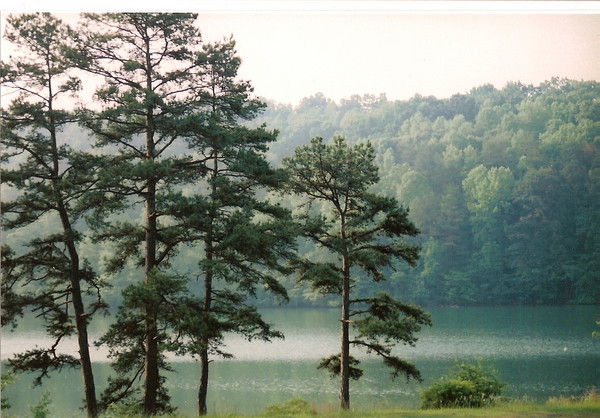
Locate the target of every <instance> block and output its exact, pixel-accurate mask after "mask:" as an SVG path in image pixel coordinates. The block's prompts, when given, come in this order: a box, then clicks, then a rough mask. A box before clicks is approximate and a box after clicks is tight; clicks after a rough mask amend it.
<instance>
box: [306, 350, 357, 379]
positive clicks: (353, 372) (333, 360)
mask: <svg viewBox="0 0 600 418" xmlns="http://www.w3.org/2000/svg"><path fill="white" fill-rule="evenodd" d="M348 364H349V369H350V379H352V380H358V379H360V378H361V377H362V375H363V371H362V369H360V368H358V365H359V364H360V360H358V359H357V358H354V357H352V356H349V357H348ZM317 369H323V370H327V371H328V372H329V375H330V376H331V377H332V378H334V377H339V375H340V370H341V364H340V354H339V353H338V354H334V355H332V356H330V357H327V358H324V359H322V360H321V362H320V363H319V365H318V366H317Z"/></svg>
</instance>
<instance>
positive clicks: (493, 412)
mask: <svg viewBox="0 0 600 418" xmlns="http://www.w3.org/2000/svg"><path fill="white" fill-rule="evenodd" d="M286 405H287V408H286ZM301 406H303V407H304V408H303V409H302V408H299V407H301ZM598 414H600V394H599V393H597V392H596V391H595V390H592V391H590V392H589V393H587V394H586V395H584V396H581V397H560V398H550V399H548V400H547V401H546V402H544V403H534V402H528V401H520V400H505V401H504V402H501V403H498V404H497V405H496V406H490V407H485V408H442V409H420V410H411V409H373V410H360V409H357V410H352V411H343V412H342V411H327V410H324V411H323V410H321V409H320V408H319V407H315V406H313V405H310V404H309V403H308V402H306V401H302V400H301V399H292V400H291V401H288V402H287V403H285V404H282V405H278V406H277V405H276V406H271V407H269V408H268V409H267V410H266V411H265V413H264V414H261V415H258V416H269V417H274V416H278V417H281V416H319V417H345V418H349V417H399V416H402V417H413V416H414V417H449V416H469V417H490V416H494V417H515V416H597V415H598ZM228 416H232V415H228Z"/></svg>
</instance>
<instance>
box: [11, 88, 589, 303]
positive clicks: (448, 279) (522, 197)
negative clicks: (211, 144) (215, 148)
mask: <svg viewBox="0 0 600 418" xmlns="http://www.w3.org/2000/svg"><path fill="white" fill-rule="evenodd" d="M599 99H600V84H599V83H598V82H596V81H574V80H568V79H552V80H549V81H547V82H545V83H542V84H540V85H539V86H533V85H525V84H522V83H509V84H508V85H506V86H505V87H504V88H501V89H497V88H495V87H494V86H492V85H483V86H480V87H475V88H473V89H472V90H471V91H470V92H469V93H466V94H456V95H454V96H452V97H450V98H447V99H438V98H435V97H423V96H420V95H416V96H414V97H413V98H411V99H409V100H398V101H389V100H387V99H386V97H385V95H383V94H381V95H378V96H375V95H363V96H358V95H355V96H352V97H350V98H349V99H345V100H341V101H340V102H339V103H336V102H335V101H333V100H331V99H328V98H327V97H325V96H324V95H322V94H315V95H313V96H310V97H306V98H305V99H303V100H302V101H301V102H300V103H299V104H298V105H296V106H290V105H282V104H279V103H276V102H269V101H267V105H268V106H267V108H266V109H265V110H264V112H263V113H262V114H261V115H259V116H258V117H257V118H256V119H255V120H254V121H252V122H251V124H253V125H257V126H258V125H261V124H263V123H266V125H267V126H268V127H269V128H270V129H277V130H278V131H279V135H278V137H277V141H276V142H274V143H272V144H271V145H270V150H269V153H268V156H269V159H270V160H271V161H272V162H273V163H274V164H275V165H276V166H279V165H280V163H281V161H282V159H283V158H285V157H286V156H290V155H292V154H293V151H294V149H295V148H296V147H298V146H301V145H306V144H308V143H309V142H310V140H311V138H313V137H315V136H322V137H324V138H326V139H330V138H332V137H333V136H335V135H341V136H344V137H345V138H346V139H347V140H348V141H349V143H351V144H352V143H359V142H365V141H369V142H370V143H371V144H372V145H373V147H374V149H375V152H376V161H377V164H378V166H379V169H380V171H379V175H380V181H379V183H378V184H377V185H376V186H374V191H376V192H378V193H383V194H385V195H388V196H390V197H395V198H396V199H398V201H399V202H400V203H402V204H403V205H405V206H407V207H409V209H410V217H411V219H412V220H413V222H414V223H415V224H416V226H417V227H418V228H419V229H420V231H421V234H420V235H419V236H418V237H417V238H415V242H416V243H417V244H419V245H420V246H421V247H422V251H421V258H420V260H419V262H418V265H417V268H416V269H412V268H409V267H407V266H401V265H399V266H397V268H396V269H390V270H388V271H386V272H385V275H386V277H387V281H385V282H382V283H377V284H373V283H369V284H368V286H370V287H372V286H379V287H380V288H381V290H385V291H388V292H389V293H390V294H392V295H393V296H395V297H402V298H403V299H404V300H410V301H412V302H415V303H419V304H423V305H428V306H449V305H504V304H569V303H599V302H600V290H599V289H600V286H599V284H600V101H599ZM64 129H65V131H69V132H71V133H72V132H74V131H76V130H77V129H78V128H77V127H76V126H70V127H69V126H68V127H65V128H64ZM65 133H66V132H65ZM69 137H73V138H79V139H81V138H84V139H85V137H86V135H85V134H84V135H81V134H79V135H71V134H69ZM83 142H85V141H83ZM82 144H83V143H82ZM76 146H77V147H79V144H77V145H76ZM82 147H83V145H82ZM4 192H5V196H7V193H8V194H10V193H11V191H10V190H4ZM284 200H285V201H286V203H287V205H288V206H289V207H290V208H294V207H295V206H296V205H297V204H298V202H297V201H296V200H295V198H293V197H285V198H284ZM132 216H133V215H132ZM46 226H47V228H49V229H50V228H52V222H50V221H48V222H47V225H46ZM26 236H27V231H26V230H18V231H8V232H7V233H6V234H5V235H4V237H3V239H4V241H6V240H8V241H13V242H19V241H21V240H22V239H23V237H26ZM19 237H21V238H19ZM81 247H82V249H81V251H82V252H83V255H84V256H85V257H86V258H88V259H89V260H90V261H91V262H92V264H93V265H95V266H100V265H101V261H102V258H103V257H105V256H108V255H110V254H111V252H112V249H111V246H110V243H102V244H92V243H91V242H90V241H89V240H84V242H83V243H82V244H81ZM195 251H196V250H195V249H194V248H186V249H183V250H182V252H181V254H180V255H179V256H178V257H177V259H176V260H177V261H176V263H175V265H176V267H177V270H178V271H181V272H184V271H191V270H193V269H195V268H196V261H195V257H194V255H193V254H195ZM300 251H301V252H302V253H303V254H309V253H311V252H314V251H317V249H316V248H315V247H314V246H311V245H310V244H308V243H301V245H300ZM98 269H99V270H98V271H102V269H101V268H100V267H98ZM133 275H134V272H133V270H132V269H130V270H128V269H126V270H124V271H123V272H121V273H120V274H119V276H118V277H117V278H115V279H114V280H113V281H112V283H113V285H114V287H113V288H112V290H110V291H109V293H107V295H106V298H107V300H108V301H109V302H111V305H112V306H116V305H117V300H118V299H119V298H120V291H121V289H122V287H123V286H125V284H126V283H127V282H129V281H130V280H132V279H131V277H133ZM281 279H282V281H283V282H284V283H286V285H287V287H288V290H289V294H290V298H291V304H292V305H293V306H298V305H327V304H329V303H334V302H333V301H332V300H328V299H327V298H322V297H318V296H317V295H315V294H313V293H311V292H310V290H309V289H306V288H303V287H295V285H294V282H293V279H291V278H285V277H282V278H281ZM357 286H358V287H360V286H361V283H358V284H357ZM365 286H366V284H365ZM370 290H372V289H370ZM258 298H259V302H260V303H262V304H271V303H273V301H272V300H271V299H269V298H268V297H262V296H261V293H260V292H259V294H258Z"/></svg>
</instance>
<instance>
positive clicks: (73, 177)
mask: <svg viewBox="0 0 600 418" xmlns="http://www.w3.org/2000/svg"><path fill="white" fill-rule="evenodd" d="M7 21H8V26H7V31H6V34H5V37H6V38H7V39H8V40H9V41H11V42H13V43H14V44H16V45H19V47H20V48H21V50H20V51H19V56H16V57H11V62H10V63H2V68H1V71H0V73H1V74H0V76H1V82H2V89H3V91H9V92H11V93H14V99H13V100H12V101H11V102H10V103H9V105H8V107H7V108H3V109H2V111H1V118H2V119H1V124H2V125H1V127H0V138H1V141H2V146H3V163H5V164H4V165H3V169H2V181H3V191H4V190H6V189H8V190H9V193H8V195H9V196H10V198H9V199H7V200H6V198H5V200H4V201H3V202H2V206H3V211H2V215H3V226H4V228H6V229H7V230H13V231H21V234H23V237H27V239H22V240H21V241H20V242H19V240H16V242H13V243H11V246H12V249H10V248H8V247H3V254H2V261H3V266H2V270H3V271H2V272H3V282H2V292H3V300H2V310H3V312H2V316H3V319H2V324H3V325H5V324H7V323H11V324H12V325H13V326H15V325H16V319H17V317H18V316H22V314H23V312H24V311H25V310H30V311H31V312H33V313H34V314H35V315H36V316H37V317H41V318H42V319H43V320H44V324H45V328H46V332H47V333H48V334H49V335H50V336H51V337H52V338H54V343H53V345H52V346H51V347H49V348H48V347H47V348H35V349H33V350H29V351H27V352H25V353H20V354H18V355H16V356H15V357H14V358H12V359H10V361H9V365H10V367H11V368H12V369H13V370H15V371H19V372H24V371H38V372H39V373H40V374H39V375H38V377H37V378H36V380H35V383H37V384H39V383H41V379H42V377H46V376H48V371H49V370H60V369H61V368H62V367H63V366H64V365H66V366H72V367H75V366H81V370H82V375H83V381H84V391H85V400H86V406H87V414H88V416H90V417H93V416H96V414H97V407H96V395H95V384H94V379H93V372H92V367H91V360H90V355H89V349H88V345H89V343H88V336H87V323H88V321H89V319H90V318H91V316H92V315H93V314H94V313H95V312H96V311H97V310H98V309H102V308H104V307H105V304H104V302H103V300H102V298H101V295H100V289H101V286H102V283H101V281H100V280H98V279H97V278H96V276H95V274H94V272H93V271H92V269H91V267H90V265H89V264H88V263H87V261H85V260H83V259H80V256H79V248H78V247H79V244H80V242H81V238H82V236H81V232H80V231H79V230H78V227H79V226H80V224H79V223H78V221H79V220H80V219H81V217H82V215H83V214H84V213H85V212H86V211H88V210H89V209H90V206H89V202H88V201H87V200H86V194H87V193H88V192H89V191H90V190H91V189H94V188H95V184H96V180H97V179H96V178H95V176H94V171H95V169H96V168H97V165H96V162H97V159H96V158H95V157H92V156H91V155H89V154H87V153H84V152H82V151H76V150H74V149H73V148H71V146H70V143H71V142H77V141H73V140H72V138H68V137H63V135H62V132H61V131H62V129H63V128H64V127H65V126H66V125H67V124H69V123H71V122H73V121H74V120H75V116H74V115H73V114H72V113H71V112H68V111H65V110H62V109H59V108H58V107H57V106H56V102H57V100H59V99H64V98H65V97H64V96H66V95H67V94H69V95H71V96H74V95H75V94H76V91H77V90H78V89H79V85H80V83H79V79H78V78H77V77H75V76H73V71H72V70H73V68H72V64H71V62H70V61H69V60H68V59H67V58H66V56H65V53H64V51H65V50H66V49H67V48H68V47H69V46H70V44H72V42H73V40H72V37H73V34H72V32H71V30H70V28H69V27H68V26H66V25H65V24H63V23H62V22H61V21H60V20H58V19H56V18H55V17H53V16H52V15H50V14H48V13H34V14H25V15H21V16H9V17H8V19H7ZM3 197H4V196H3ZM49 224H50V225H52V226H51V227H50V228H48V227H47V226H48V225H49ZM17 235H18V234H17ZM88 296H92V298H89V297H88ZM90 299H91V300H90ZM70 335H76V336H77V342H78V352H79V356H78V359H76V358H74V357H72V356H66V355H59V354H57V347H58V346H59V344H60V342H61V340H62V339H63V338H64V337H67V336H70Z"/></svg>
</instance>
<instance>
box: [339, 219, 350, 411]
mask: <svg viewBox="0 0 600 418" xmlns="http://www.w3.org/2000/svg"><path fill="white" fill-rule="evenodd" d="M340 237H341V238H342V239H345V238H346V231H345V222H344V218H343V217H342V219H341V228H340ZM342 280H343V282H342V344H341V350H340V352H341V353H340V407H341V408H342V409H343V410H347V409H350V333H349V322H350V265H349V262H348V257H347V256H346V254H344V255H343V256H342Z"/></svg>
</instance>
